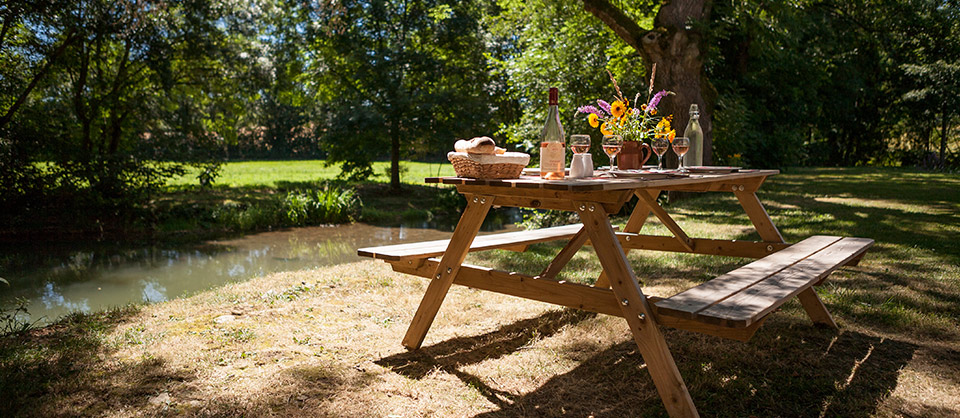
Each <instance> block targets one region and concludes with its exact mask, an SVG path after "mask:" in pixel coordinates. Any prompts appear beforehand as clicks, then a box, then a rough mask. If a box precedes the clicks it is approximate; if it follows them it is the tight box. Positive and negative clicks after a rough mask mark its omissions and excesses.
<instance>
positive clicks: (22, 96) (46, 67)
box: [0, 30, 78, 128]
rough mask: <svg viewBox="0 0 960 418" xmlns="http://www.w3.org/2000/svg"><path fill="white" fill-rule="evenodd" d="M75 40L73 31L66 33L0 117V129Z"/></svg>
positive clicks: (75, 36)
mask: <svg viewBox="0 0 960 418" xmlns="http://www.w3.org/2000/svg"><path fill="white" fill-rule="evenodd" d="M77 38H78V36H77V35H76V34H75V32H74V31H73V30H71V31H70V32H69V33H67V36H66V38H65V39H64V40H63V43H61V44H60V46H58V47H57V49H55V50H54V51H53V53H51V54H50V57H49V58H48V59H47V62H45V63H43V66H42V67H40V71H37V73H36V74H35V75H34V76H33V79H32V80H30V84H28V85H27V88H25V89H24V90H23V91H22V92H20V96H19V97H17V100H16V101H14V102H13V105H11V106H10V108H9V109H7V111H6V112H5V113H4V114H3V116H2V117H0V128H3V127H4V126H6V125H7V123H9V122H10V120H11V119H12V118H13V114H14V113H16V112H17V110H18V109H20V106H22V105H23V103H24V102H26V101H27V97H28V96H29V95H30V92H32V91H33V89H34V88H35V87H37V84H39V83H40V80H42V79H43V77H45V76H46V75H47V71H48V70H50V67H51V66H52V65H53V63H54V62H56V61H57V59H59V58H60V56H61V55H63V52H64V51H66V50H67V47H68V46H70V44H71V43H73V42H74V41H75V40H76V39H77Z"/></svg>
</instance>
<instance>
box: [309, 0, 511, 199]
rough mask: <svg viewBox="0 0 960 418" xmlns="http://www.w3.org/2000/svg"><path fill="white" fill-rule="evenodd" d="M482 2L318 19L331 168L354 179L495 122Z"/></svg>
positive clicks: (338, 11) (412, 1) (401, 6)
mask: <svg viewBox="0 0 960 418" xmlns="http://www.w3.org/2000/svg"><path fill="white" fill-rule="evenodd" d="M479 13H480V9H479V7H478V5H477V4H476V3H475V2H456V1H438V0H424V1H418V0H374V1H345V2H340V3H337V4H331V5H324V6H322V8H320V9H318V10H317V11H315V15H314V16H315V18H313V19H311V20H312V23H313V26H312V28H313V29H312V30H311V36H310V37H311V40H312V43H311V48H312V54H314V56H315V58H314V59H313V61H312V65H313V68H314V71H315V74H316V88H317V92H318V95H317V97H318V102H320V103H322V107H321V109H320V112H319V113H320V115H321V116H322V119H321V121H320V123H321V125H322V126H323V129H324V131H323V134H322V144H323V147H324V150H325V151H326V152H327V153H328V154H327V155H328V159H327V160H328V162H332V163H341V164H342V168H343V172H344V174H345V175H348V176H350V177H353V178H365V177H368V176H370V175H372V174H373V172H372V170H371V162H372V161H373V160H375V159H377V158H379V157H381V156H383V155H389V156H390V163H391V164H390V185H391V187H392V188H393V189H399V188H400V159H401V158H403V157H409V156H415V155H417V154H418V153H422V152H423V151H425V150H432V151H433V152H437V151H440V150H444V149H452V145H453V142H454V141H455V140H456V138H458V137H460V138H462V137H470V136H474V135H479V134H482V133H487V132H488V131H489V129H490V126H495V125H493V124H494V123H495V121H492V120H490V119H491V116H492V114H493V105H492V103H494V102H496V98H494V97H492V95H491V94H490V93H491V90H490V86H489V77H488V74H487V71H486V60H485V57H484V44H483V42H482V41H483V40H482V38H481V36H480V35H481V32H480V28H479V26H478V23H477V22H478V19H479V16H478V15H479Z"/></svg>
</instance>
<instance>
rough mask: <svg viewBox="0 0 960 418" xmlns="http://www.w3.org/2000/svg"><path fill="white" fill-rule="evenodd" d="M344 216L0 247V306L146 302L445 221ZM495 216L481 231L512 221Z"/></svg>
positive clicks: (320, 260) (442, 234)
mask: <svg viewBox="0 0 960 418" xmlns="http://www.w3.org/2000/svg"><path fill="white" fill-rule="evenodd" d="M428 226H429V225H426V224H423V225H419V226H418V227H411V226H406V225H401V226H395V227H382V226H371V225H367V224H352V225H338V226H319V227H308V228H295V229H289V230H282V231H273V232H263V233H258V234H253V235H247V236H244V237H242V238H237V239H229V240H218V241H210V242H206V243H203V244H199V245H190V246H179V247H170V246H162V245H158V246H144V247H137V248H130V247H124V246H122V245H118V244H103V243H98V244H85V245H84V244H79V243H71V244H68V245H51V244H44V245H31V244H25V245H20V246H17V248H2V249H0V253H2V254H3V255H2V256H0V266H4V267H3V270H0V277H4V278H5V279H7V280H8V281H9V282H10V286H9V287H7V286H3V285H0V287H2V289H0V306H2V307H4V308H10V307H11V306H14V300H15V299H16V298H18V297H22V298H26V299H27V300H28V301H29V304H28V306H27V309H28V311H29V313H30V318H23V319H29V320H31V321H36V320H40V321H41V323H48V322H52V321H53V320H55V319H56V318H59V317H60V316H62V315H65V314H67V313H70V312H74V311H81V312H94V311H98V310H103V309H106V308H109V307H114V306H121V305H125V304H128V303H153V302H161V301H165V300H169V299H173V298H176V297H179V296H182V295H188V294H191V293H195V292H198V291H202V290H206V289H210V288H212V287H216V286H219V285H222V284H225V283H230V282H236V281H243V280H247V279H250V278H253V277H259V276H263V275H266V274H270V273H275V272H280V271H293V270H303V269H311V268H316V267H323V266H330V265H335V264H341V263H347V262H353V261H357V260H360V259H361V258H360V257H358V256H357V255H356V250H357V248H360V247H369V246H377V245H389V244H397V243H403V242H415V241H424V240H435V239H445V238H449V237H450V235H451V234H452V229H453V228H452V227H449V226H448V227H440V228H437V227H433V228H431V227H428ZM515 228H516V227H515V226H513V224H504V223H503V222H502V218H501V220H500V221H499V222H498V221H493V222H488V224H486V225H485V227H484V230H485V231H486V232H492V231H502V230H509V229H515Z"/></svg>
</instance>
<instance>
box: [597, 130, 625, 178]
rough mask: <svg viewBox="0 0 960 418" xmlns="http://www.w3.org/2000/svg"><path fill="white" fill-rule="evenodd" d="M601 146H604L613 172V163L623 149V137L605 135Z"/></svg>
mask: <svg viewBox="0 0 960 418" xmlns="http://www.w3.org/2000/svg"><path fill="white" fill-rule="evenodd" d="M601 145H602V146H603V152H604V153H606V154H607V156H608V157H610V171H613V167H614V166H613V161H614V160H615V159H616V158H617V154H619V153H620V150H621V149H622V148H623V137H621V136H620V135H604V136H603V143H602V144H601Z"/></svg>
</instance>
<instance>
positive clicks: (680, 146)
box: [673, 136, 690, 173]
mask: <svg viewBox="0 0 960 418" xmlns="http://www.w3.org/2000/svg"><path fill="white" fill-rule="evenodd" d="M689 149H690V139H689V138H687V137H685V136H678V137H676V138H673V152H675V153H677V156H678V157H680V167H679V170H680V172H681V173H686V172H687V171H688V170H687V168H686V167H684V166H683V155H684V154H686V153H687V150H689Z"/></svg>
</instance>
